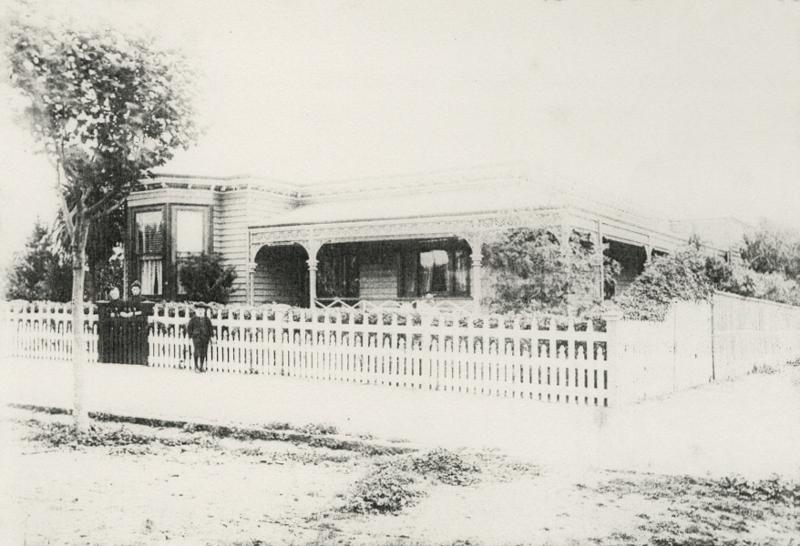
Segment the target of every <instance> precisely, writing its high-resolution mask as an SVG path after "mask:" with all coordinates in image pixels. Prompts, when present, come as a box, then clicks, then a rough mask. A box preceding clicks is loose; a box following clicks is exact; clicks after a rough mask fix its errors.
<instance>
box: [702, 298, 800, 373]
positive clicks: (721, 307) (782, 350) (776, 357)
mask: <svg viewBox="0 0 800 546" xmlns="http://www.w3.org/2000/svg"><path fill="white" fill-rule="evenodd" d="M713 309H714V314H713V332H714V335H713V343H714V345H713V352H714V377H715V378H716V379H731V378H734V377H739V376H741V375H744V374H746V373H749V372H752V371H753V370H754V369H756V368H759V367H761V366H765V365H767V366H769V365H775V364H781V363H784V362H787V361H789V360H795V359H797V358H800V307H796V306H793V305H786V304H782V303H776V302H771V301H765V300H759V299H755V298H745V297H742V296H737V295H734V294H725V293H721V292H718V293H717V294H715V295H714V299H713Z"/></svg>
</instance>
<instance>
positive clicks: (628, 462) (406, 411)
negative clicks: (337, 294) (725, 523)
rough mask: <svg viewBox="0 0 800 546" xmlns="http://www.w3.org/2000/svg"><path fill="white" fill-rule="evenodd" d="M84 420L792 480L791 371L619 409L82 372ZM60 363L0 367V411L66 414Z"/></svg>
mask: <svg viewBox="0 0 800 546" xmlns="http://www.w3.org/2000/svg"><path fill="white" fill-rule="evenodd" d="M87 387H88V392H87V397H88V405H89V410H90V411H97V412H107V413H114V414H118V415H126V416H137V417H150V418H162V419H175V420H186V421H198V422H210V423H218V424H237V423H238V424H243V425H256V426H257V425H263V424H267V423H271V422H280V421H283V422H288V423H290V424H292V425H297V426H299V425H304V424H308V423H324V424H332V425H335V426H336V427H337V428H338V429H339V431H340V432H342V433H346V434H370V435H372V436H374V437H375V438H380V439H386V440H397V439H405V440H408V441H411V442H413V443H415V444H419V445H423V446H431V447H432V446H443V447H450V448H458V447H470V448H495V449H499V450H501V451H503V452H505V453H508V454H509V455H513V456H517V457H522V458H525V459H527V460H530V461H533V462H537V463H541V464H551V465H560V466H566V467H568V466H574V467H575V468H576V469H577V468H586V467H587V466H589V467H597V468H606V469H619V470H637V471H649V472H655V473H665V474H693V475H712V476H724V475H731V474H741V475H744V476H746V477H767V476H769V475H770V474H773V473H777V474H781V475H783V476H787V477H793V478H795V479H798V478H800V457H798V453H800V367H786V368H784V369H782V370H781V371H780V372H778V373H775V374H769V375H752V376H747V377H744V378H741V379H740V380H737V381H733V382H727V383H722V384H716V385H708V386H705V387H702V388H697V389H692V390H690V391H686V392H683V393H678V394H675V395H673V396H671V397H669V398H666V399H663V400H651V401H646V402H643V403H640V404H635V405H631V406H628V407H624V408H615V409H608V408H594V407H584V406H568V405H565V404H555V403H549V404H548V403H543V402H536V401H530V400H518V399H516V400H515V399H498V398H488V397H481V396H477V395H471V394H460V393H455V392H424V391H415V390H411V389H405V388H398V387H388V386H375V385H358V384H348V383H335V382H324V381H308V380H299V379H292V378H283V377H272V376H261V375H242V374H234V373H213V372H209V373H205V374H196V373H194V372H192V371H190V370H170V369H160V368H148V367H143V366H129V365H117V364H95V365H90V366H89V367H88V373H87ZM71 400H72V379H71V366H70V364H69V363H63V362H55V363H54V362H46V361H37V360H21V359H6V360H3V361H0V403H2V404H9V403H16V404H33V405H40V406H52V407H61V408H69V407H71Z"/></svg>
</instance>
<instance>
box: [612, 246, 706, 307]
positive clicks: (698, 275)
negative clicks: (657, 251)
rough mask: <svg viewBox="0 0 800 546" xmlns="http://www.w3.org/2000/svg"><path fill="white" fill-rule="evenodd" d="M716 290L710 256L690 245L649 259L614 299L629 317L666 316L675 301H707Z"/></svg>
mask: <svg viewBox="0 0 800 546" xmlns="http://www.w3.org/2000/svg"><path fill="white" fill-rule="evenodd" d="M713 293H714V286H713V284H712V283H711V281H710V280H709V277H708V275H707V274H706V257H705V256H704V255H702V254H701V253H700V251H699V250H697V249H696V248H694V247H689V248H687V249H685V250H682V251H680V252H677V253H676V254H674V255H671V256H656V257H654V258H653V259H652V260H650V261H649V262H647V264H646V265H645V268H644V271H643V272H642V274H641V275H639V276H638V277H637V278H636V280H635V281H633V282H632V283H631V285H630V286H629V287H628V289H627V290H626V291H625V292H624V293H622V294H621V295H620V296H618V297H616V298H615V299H614V301H615V303H616V304H617V305H618V306H619V307H620V309H622V312H623V314H624V316H625V317H626V318H630V319H637V320H663V318H664V316H665V315H666V313H667V310H668V309H669V306H670V304H671V303H672V302H673V301H676V300H680V301H704V300H708V299H709V298H710V297H711V296H712V295H713Z"/></svg>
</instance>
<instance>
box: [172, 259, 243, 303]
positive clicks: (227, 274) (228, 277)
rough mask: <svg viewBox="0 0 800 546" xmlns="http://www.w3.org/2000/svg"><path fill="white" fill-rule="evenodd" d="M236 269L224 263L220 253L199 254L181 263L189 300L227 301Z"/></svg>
mask: <svg viewBox="0 0 800 546" xmlns="http://www.w3.org/2000/svg"><path fill="white" fill-rule="evenodd" d="M234 280H236V271H235V270H234V268H233V267H232V266H225V265H223V264H222V258H221V256H220V255H219V254H215V253H212V254H205V253H203V254H197V255H193V256H191V257H189V258H186V259H185V260H184V261H183V262H182V263H181V265H180V282H181V284H182V285H183V287H184V288H185V289H186V299H188V300H189V301H204V302H215V303H226V302H227V301H228V298H229V297H230V293H231V287H232V286H233V281H234Z"/></svg>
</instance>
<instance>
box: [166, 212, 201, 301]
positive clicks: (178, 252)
mask: <svg viewBox="0 0 800 546" xmlns="http://www.w3.org/2000/svg"><path fill="white" fill-rule="evenodd" d="M206 211H207V209H206V208H205V207H203V208H198V207H192V208H188V207H187V208H184V207H180V208H179V207H174V208H173V219H172V229H173V232H172V233H173V235H172V236H173V239H172V241H173V248H174V259H175V263H177V264H178V267H177V275H178V279H177V280H178V282H177V285H178V294H186V288H185V287H184V286H183V283H182V282H181V280H180V276H181V266H180V263H181V261H182V260H185V259H186V258H187V257H189V256H191V255H192V254H200V253H202V252H205V251H206V250H207V248H206V247H207V244H206Z"/></svg>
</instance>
